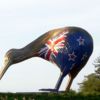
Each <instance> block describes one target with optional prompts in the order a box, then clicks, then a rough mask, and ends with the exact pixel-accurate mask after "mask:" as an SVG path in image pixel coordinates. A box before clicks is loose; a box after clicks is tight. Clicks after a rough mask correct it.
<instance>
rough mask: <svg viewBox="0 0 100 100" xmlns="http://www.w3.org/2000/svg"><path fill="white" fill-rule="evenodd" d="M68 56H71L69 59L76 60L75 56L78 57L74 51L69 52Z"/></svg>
mask: <svg viewBox="0 0 100 100" xmlns="http://www.w3.org/2000/svg"><path fill="white" fill-rule="evenodd" d="M68 56H69V59H68V60H69V61H75V58H76V57H77V56H76V55H75V53H74V52H72V53H71V54H68Z"/></svg>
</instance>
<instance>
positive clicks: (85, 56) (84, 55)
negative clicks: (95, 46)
mask: <svg viewBox="0 0 100 100" xmlns="http://www.w3.org/2000/svg"><path fill="white" fill-rule="evenodd" d="M87 57H88V55H87V52H85V53H84V54H83V56H82V58H81V61H82V60H85V59H86V58H87Z"/></svg>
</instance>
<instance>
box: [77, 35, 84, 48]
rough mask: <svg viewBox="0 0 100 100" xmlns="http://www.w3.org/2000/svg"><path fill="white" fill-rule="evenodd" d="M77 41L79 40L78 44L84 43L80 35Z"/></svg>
mask: <svg viewBox="0 0 100 100" xmlns="http://www.w3.org/2000/svg"><path fill="white" fill-rule="evenodd" d="M77 41H78V42H79V46H81V45H84V41H85V39H83V38H82V37H81V36H80V37H79V38H78V39H77Z"/></svg>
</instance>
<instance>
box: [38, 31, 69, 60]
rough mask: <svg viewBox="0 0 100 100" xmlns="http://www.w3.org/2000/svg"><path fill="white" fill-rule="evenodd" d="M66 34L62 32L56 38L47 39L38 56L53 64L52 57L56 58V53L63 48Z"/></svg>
mask: <svg viewBox="0 0 100 100" xmlns="http://www.w3.org/2000/svg"><path fill="white" fill-rule="evenodd" d="M66 34H67V32H63V33H60V34H59V35H57V36H56V37H53V38H51V39H49V40H48V41H47V43H46V44H45V47H43V48H42V49H41V50H40V52H39V54H40V56H42V55H44V58H45V59H46V60H50V61H52V62H53V59H52V57H56V56H57V54H58V52H60V51H61V49H63V48H64V45H65V37H66Z"/></svg>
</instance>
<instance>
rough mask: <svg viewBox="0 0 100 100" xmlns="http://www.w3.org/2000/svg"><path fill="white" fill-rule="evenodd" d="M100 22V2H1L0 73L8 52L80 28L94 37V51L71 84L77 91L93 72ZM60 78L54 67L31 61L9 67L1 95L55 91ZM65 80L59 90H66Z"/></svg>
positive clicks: (0, 82)
mask: <svg viewBox="0 0 100 100" xmlns="http://www.w3.org/2000/svg"><path fill="white" fill-rule="evenodd" d="M99 21H100V0H0V69H1V67H2V61H3V57H4V55H5V53H6V52H7V51H8V50H9V49H11V48H22V47H24V46H25V45H27V44H29V43H30V42H32V41H34V40H35V39H37V38H38V37H39V36H41V35H42V34H44V33H45V32H47V31H49V30H51V29H54V28H59V27H66V26H78V27H82V28H84V29H85V30H87V31H88V32H89V33H90V34H91V36H92V37H93V40H94V51H93V54H92V56H91V58H90V59H89V61H88V63H87V64H86V66H85V67H84V68H83V69H82V71H81V72H80V73H79V74H78V76H77V77H76V78H75V80H74V82H73V84H72V87H71V88H72V89H73V90H76V91H77V90H78V89H79V85H78V83H81V82H82V81H83V80H84V76H86V75H88V74H91V73H93V72H94V70H95V68H94V66H93V62H94V60H95V59H96V58H97V57H98V56H99V55H100V46H99V44H100V42H99V37H100V35H99V33H100V28H99V27H100V22H99ZM59 74H60V70H59V69H58V68H57V67H56V66H55V65H53V64H51V63H49V62H47V61H45V60H43V59H40V58H31V59H28V60H26V61H24V62H21V63H18V64H15V65H12V66H11V67H9V69H8V70H7V72H6V73H5V75H4V77H3V78H2V79H1V80H0V92H37V91H38V89H41V88H54V87H55V85H56V82H57V80H58V77H59ZM67 80H68V77H65V78H64V81H63V83H62V85H61V88H60V90H65V87H66V85H67Z"/></svg>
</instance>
